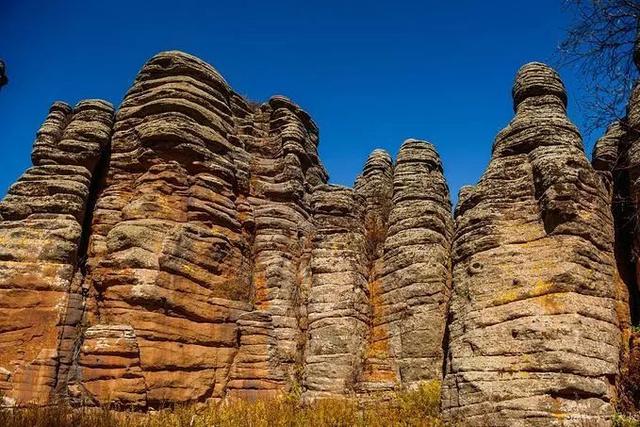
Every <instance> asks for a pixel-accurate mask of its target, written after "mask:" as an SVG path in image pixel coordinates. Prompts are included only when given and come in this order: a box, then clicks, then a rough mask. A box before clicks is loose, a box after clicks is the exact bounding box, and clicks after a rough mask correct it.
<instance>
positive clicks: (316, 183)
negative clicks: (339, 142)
mask: <svg viewBox="0 0 640 427" xmlns="http://www.w3.org/2000/svg"><path fill="white" fill-rule="evenodd" d="M513 95H514V101H515V107H516V116H515V118H514V119H513V121H512V122H511V123H510V124H509V126H508V127H507V128H506V129H505V130H503V131H502V132H501V133H500V134H499V135H498V137H497V139H496V142H495V145H494V147H493V157H492V160H491V163H490V165H489V167H488V169H487V171H486V172H485V174H484V175H483V177H482V179H481V180H480V182H479V183H478V184H477V185H476V186H474V187H464V188H463V189H462V190H461V192H460V197H459V201H458V206H457V208H456V212H455V221H454V217H453V215H452V212H451V204H450V201H449V190H448V187H447V184H446V181H445V178H444V173H443V167H442V164H441V161H440V158H439V156H438V154H437V152H436V149H435V147H434V146H433V145H432V144H430V143H428V142H426V141H421V140H416V139H409V140H406V141H405V142H404V143H403V144H402V145H401V146H400V148H399V150H398V153H397V156H396V158H395V159H394V158H392V156H391V155H390V154H389V153H387V152H386V151H384V150H374V151H373V152H372V153H371V155H370V156H369V158H368V159H367V161H366V163H365V165H364V168H363V171H362V174H361V175H360V176H359V177H358V178H357V180H356V183H355V185H354V187H353V188H348V187H343V186H338V185H333V184H329V183H328V176H327V173H326V171H325V169H324V167H323V166H322V163H321V161H320V159H319V157H318V143H319V136H318V135H319V133H318V128H317V126H316V124H315V123H314V122H313V120H312V119H311V118H310V116H309V115H308V114H307V113H306V112H305V111H303V110H302V109H301V108H300V107H298V106H297V105H295V104H294V103H293V102H292V101H290V100H289V99H287V98H285V97H282V96H274V97H272V98H270V99H269V100H268V101H267V102H265V103H262V104H256V103H252V102H249V101H247V100H245V99H243V98H242V97H241V96H239V95H238V94H237V93H236V92H234V91H233V89H231V87H230V86H229V85H228V84H227V83H226V81H225V80H224V79H223V78H222V77H221V76H220V74H219V73H218V72H216V71H215V70H214V69H213V68H212V67H211V66H210V65H208V64H206V63H204V62H203V61H201V60H199V59H197V58H195V57H193V56H190V55H188V54H185V53H181V52H163V53H160V54H158V55H156V56H154V57H153V58H151V59H150V60H149V61H148V62H147V63H146V64H145V65H144V66H143V68H142V69H141V71H140V72H139V74H138V76H137V77H136V78H135V81H134V82H133V85H132V86H131V88H130V90H129V91H128V92H127V94H126V96H125V97H124V100H123V102H122V104H121V106H120V107H119V108H118V109H117V111H114V109H113V108H112V107H111V106H110V105H109V104H107V103H105V102H103V101H97V100H88V101H82V102H80V103H79V104H78V105H76V106H75V107H73V108H72V107H70V106H68V105H67V104H64V103H54V104H53V106H52V107H51V110H50V113H49V115H48V116H47V118H46V120H45V122H44V124H43V125H42V128H41V129H40V131H39V132H38V134H37V137H36V141H35V144H34V148H33V156H32V160H33V165H34V166H33V167H32V168H30V169H28V170H27V171H26V172H25V174H24V175H23V176H22V177H21V178H20V179H19V180H18V182H17V183H16V184H14V185H13V186H12V187H11V188H10V189H9V191H8V194H7V196H6V197H5V199H4V200H3V201H2V202H1V203H0V215H1V218H0V237H1V238H0V284H1V285H0V306H1V310H0V392H1V393H2V396H3V397H4V401H5V402H4V403H6V404H11V405H13V404H18V405H20V404H26V403H38V404H44V403H46V402H50V401H52V400H53V399H56V398H64V399H68V400H69V401H70V402H71V403H73V404H77V405H95V406H97V405H104V404H110V405H114V406H115V407H121V408H135V409H141V410H143V409H150V408H158V407H162V406H163V405H167V404H182V403H196V402H210V401H221V400H223V399H262V398H270V397H274V396H278V395H281V394H283V393H291V394H292V395H295V396H300V397H301V398H302V399H303V400H305V401H312V400H314V399H319V398H326V397H336V396H357V397H361V398H367V399H368V398H371V397H373V398H378V396H381V395H384V394H385V393H388V392H393V391H397V390H401V389H405V388H413V387H417V386H419V385H420V384H421V383H422V382H424V381H428V380H437V381H444V385H443V402H442V406H443V409H444V413H445V416H446V417H448V418H449V419H451V420H464V421H465V422H466V423H469V424H470V425H483V426H484V425H496V426H500V425H503V426H512V425H554V424H557V425H561V424H562V423H565V424H564V425H571V424H575V425H585V424H581V423H595V424H593V425H600V424H603V423H605V422H606V421H607V420H608V418H609V417H610V415H611V413H612V412H613V406H612V402H613V400H614V399H615V397H616V391H615V387H616V384H617V381H618V379H619V358H620V355H621V353H622V354H623V355H624V354H625V351H624V346H621V344H620V343H621V340H622V338H623V335H625V334H626V331H627V329H628V311H629V310H628V303H627V295H626V289H627V288H626V287H625V283H624V282H623V281H622V280H621V279H620V277H619V274H618V270H617V268H616V258H615V255H614V252H616V253H617V252H618V251H619V246H620V244H619V243H620V242H619V241H615V242H614V220H613V215H612V206H613V205H612V200H611V199H612V197H615V195H616V194H619V193H620V191H622V190H620V188H622V186H621V184H620V182H619V180H616V178H615V177H616V174H614V173H613V172H612V171H613V169H614V168H613V166H612V164H613V163H615V160H614V159H615V158H616V157H619V153H620V150H621V148H620V147H621V146H622V145H621V144H622V143H621V142H620V141H621V140H623V139H624V138H622V137H620V135H619V133H624V134H625V135H626V133H625V132H623V131H622V130H620V129H621V128H612V130H611V132H610V133H609V134H608V136H606V137H605V138H603V140H602V141H601V142H600V143H599V144H598V148H597V150H596V151H597V155H595V156H594V167H592V166H591V165H590V164H589V162H588V161H587V159H586V157H585V155H584V152H583V147H582V142H581V139H580V135H579V133H578V131H577V129H576V128H575V126H573V125H572V124H571V123H570V122H569V121H568V119H567V117H566V101H567V96H566V93H565V90H564V87H563V85H562V82H561V81H560V79H559V78H558V76H557V74H556V73H555V72H554V71H553V70H551V69H550V68H548V67H546V66H544V65H542V64H537V63H533V64H528V65H526V66H525V67H523V68H522V69H521V70H520V72H519V74H518V77H517V78H516V83H515V85H514V93H513ZM618 131H619V132H618ZM624 140H625V141H627V140H626V139H624ZM625 144H627V145H624V147H625V148H624V150H627V151H628V152H629V154H628V156H627V157H628V158H629V159H631V158H632V157H633V156H632V153H633V151H632V150H630V149H628V148H627V147H629V146H630V145H629V144H628V143H625ZM625 152H626V151H625ZM625 155H626V154H625ZM625 188H626V187H625ZM628 191H630V190H628ZM616 221H618V220H616ZM614 243H615V245H614ZM629 245H633V243H629ZM629 245H627V246H629ZM614 246H615V249H614ZM618 263H620V260H619V259H618ZM633 271H635V270H633ZM625 275H628V274H627V272H626V270H625ZM626 281H627V280H626V279H625V282H626ZM589 425H592V424H589ZM603 425H604V424H603Z"/></svg>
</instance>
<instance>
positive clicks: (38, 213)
mask: <svg viewBox="0 0 640 427" xmlns="http://www.w3.org/2000/svg"><path fill="white" fill-rule="evenodd" d="M112 123H113V107H112V106H111V105H109V104H107V103H105V102H103V101H98V100H87V101H82V102H80V103H79V104H78V105H76V106H75V107H73V108H72V107H70V106H69V105H67V104H64V103H60V102H57V103H55V104H53V105H52V107H51V109H50V111H49V114H48V116H47V118H46V120H45V122H44V123H43V125H42V127H41V128H40V130H39V131H38V133H37V137H36V141H35V144H34V149H33V155H32V161H33V166H32V167H31V168H29V169H28V170H27V171H26V172H25V173H24V174H23V175H22V176H21V177H20V178H19V179H18V181H17V182H16V183H15V184H13V185H12V186H11V187H10V188H9V190H8V193H7V195H6V197H5V198H4V200H3V201H2V202H1V203H0V218H1V220H0V372H1V373H2V375H1V376H0V391H2V394H3V397H4V399H5V401H6V403H10V404H13V403H16V402H35V403H46V402H47V401H49V400H50V399H51V398H53V396H54V394H55V393H56V392H58V393H60V392H63V391H64V388H65V387H66V375H67V373H68V371H69V366H70V365H71V363H72V357H73V355H74V350H75V346H76V342H77V339H78V334H77V332H78V331H77V326H78V324H79V321H80V318H81V317H82V305H83V302H82V294H83V290H84V288H83V283H82V282H83V280H82V271H81V270H80V269H79V265H80V262H79V259H80V258H82V257H83V256H84V249H83V246H84V242H83V239H84V238H85V237H86V235H85V233H83V226H84V224H85V223H86V221H87V217H88V216H90V212H88V211H87V208H88V206H89V205H90V200H91V198H92V197H93V195H92V194H91V193H92V189H93V188H94V183H95V181H96V179H97V176H96V175H97V171H96V169H97V165H98V164H99V163H100V162H101V161H103V158H104V156H105V154H106V152H107V149H108V144H109V140H110V136H111V126H112Z"/></svg>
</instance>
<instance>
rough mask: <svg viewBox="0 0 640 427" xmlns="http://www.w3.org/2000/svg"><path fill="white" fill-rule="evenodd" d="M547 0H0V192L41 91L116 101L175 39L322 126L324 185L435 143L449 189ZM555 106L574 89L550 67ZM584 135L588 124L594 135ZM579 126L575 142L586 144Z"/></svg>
mask: <svg viewBox="0 0 640 427" xmlns="http://www.w3.org/2000/svg"><path fill="white" fill-rule="evenodd" d="M563 5H564V2H563V1H561V0H535V1H520V0H518V1H515V0H500V1H471V0H457V1H444V0H443V1H432V0H426V1H399V0H398V1H394V2H376V1H353V2H352V1H347V0H342V1H334V0H324V1H317V2H315V1H304V0H299V1H290V0H278V1H264V0H263V1H241V0H228V1H215V0H213V1H192V0H155V1H139V2H138V1H134V0H129V1H121V0H110V1H88V0H84V1H58V0H48V1H32V0H0V58H2V59H4V60H5V62H6V63H7V69H8V75H9V79H10V81H9V85H8V86H6V87H5V88H3V89H2V90H1V91H0V141H1V144H2V151H1V155H0V194H4V192H6V189H7V187H8V186H9V185H11V183H12V182H14V181H15V180H16V178H17V177H18V176H19V175H20V174H21V173H22V171H23V170H24V169H25V168H27V167H28V166H29V165H30V157H29V154H30V151H31V145H32V143H33V139H34V136H35V132H36V131H37V129H38V127H39V126H40V124H41V122H42V120H43V119H44V117H45V115H46V113H47V110H48V108H49V105H50V104H51V103H52V102H53V101H55V100H64V101H67V102H69V103H72V104H73V103H76V102H77V101H78V100H80V99H83V98H103V99H106V100H108V101H110V102H112V103H113V104H115V105H118V104H120V102H121V100H122V98H123V96H124V94H125V92H126V90H127V88H128V87H129V85H130V84H131V83H132V81H133V79H134V77H135V75H136V73H137V71H138V70H139V69H140V67H141V66H142V65H143V63H144V62H145V61H146V60H147V59H148V58H149V57H151V56H152V55H154V54H155V53H157V52H159V51H163V50H170V49H179V50H183V51H186V52H188V53H191V54H194V55H196V56H199V57H200V58H202V59H204V60H205V61H207V62H209V63H210V64H212V65H213V66H214V67H215V68H216V69H218V71H220V72H221V73H222V75H224V76H225V78H226V80H227V81H228V82H229V83H230V84H231V85H232V86H233V88H234V89H235V90H236V91H237V92H238V93H240V94H242V95H245V96H246V97H248V98H250V99H252V100H256V101H262V100H266V99H267V98H268V97H269V96H271V95H273V94H283V95H286V96H288V97H290V98H291V99H293V100H294V101H295V102H296V103H298V104H299V105H300V106H301V107H302V108H304V109H305V110H307V111H308V112H309V113H310V114H311V116H312V117H313V118H314V119H315V121H316V122H317V123H318V125H319V127H320V154H321V158H322V160H323V162H324V164H325V166H326V167H327V170H328V171H329V175H330V180H331V182H334V183H339V184H346V185H351V184H352V183H353V180H354V178H355V177H356V175H357V174H358V173H359V172H360V170H361V169H362V165H363V163H364V161H365V160H366V158H367V155H368V154H369V152H370V151H371V150H373V149H374V148H376V147H383V148H386V149H387V150H388V151H389V152H390V153H391V154H392V155H393V156H395V154H396V152H397V150H398V147H399V146H400V144H401V143H402V141H403V140H404V139H406V138H410V137H415V138H422V139H426V140H429V141H431V142H432V143H434V144H435V145H436V147H437V149H438V151H439V153H440V155H441V157H442V159H443V163H444V168H445V174H446V176H447V179H448V182H449V187H450V189H451V192H452V197H453V198H455V197H456V195H457V192H458V189H459V188H460V186H461V185H464V184H473V183H475V182H476V181H477V180H478V179H479V177H480V175H481V174H482V172H483V171H484V169H485V167H486V165H487V162H488V160H489V156H490V150H491V143H492V141H493V139H494V137H495V135H496V133H497V132H498V131H499V130H500V129H501V128H502V127H504V126H505V124H506V123H507V122H508V121H509V120H510V119H511V117H512V115H513V109H512V102H511V84H512V82H513V78H514V75H515V72H516V71H517V69H518V68H519V67H520V66H521V65H522V64H524V63H526V62H529V61H545V62H553V59H554V53H555V51H556V48H557V45H558V43H559V41H560V40H561V39H562V37H563V35H564V30H565V28H566V27H567V25H568V22H569V20H570V17H571V15H570V13H569V11H568V10H566V9H565V7H564V6H563ZM560 72H561V75H562V77H563V79H564V81H565V84H566V85H567V87H568V90H569V102H570V109H569V113H570V116H571V118H572V119H573V120H574V122H575V123H576V124H578V126H580V127H581V126H582V117H583V114H582V112H581V110H580V108H579V106H578V105H577V103H576V99H579V98H580V97H581V96H582V95H581V91H582V93H584V88H583V87H582V86H581V84H580V80H579V76H578V75H577V73H575V72H574V71H572V70H560ZM595 136H597V135H594V137H595ZM592 144H593V137H591V138H588V139H587V140H586V143H585V145H586V148H587V153H588V154H589V155H590V153H591V146H592Z"/></svg>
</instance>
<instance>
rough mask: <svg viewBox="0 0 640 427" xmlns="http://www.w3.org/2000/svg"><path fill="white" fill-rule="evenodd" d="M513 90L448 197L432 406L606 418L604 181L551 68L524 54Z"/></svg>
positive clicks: (612, 310) (613, 364)
mask: <svg viewBox="0 0 640 427" xmlns="http://www.w3.org/2000/svg"><path fill="white" fill-rule="evenodd" d="M513 99H514V106H515V111H516V115H515V117H514V119H513V120H512V121H511V123H510V124H509V125H508V126H507V127H506V128H505V129H504V130H503V131H501V132H500V133H499V134H498V136H497V138H496V141H495V143H494V146H493V155H492V159H491V162H490V164H489V167H488V168H487V170H486V172H485V173H484V174H483V176H482V178H481V180H480V182H479V183H478V184H477V185H476V186H474V187H472V188H466V189H465V190H464V191H462V192H461V194H460V198H459V201H458V206H457V208H456V233H455V237H454V242H453V252H452V262H453V283H454V292H453V297H452V302H451V310H450V316H451V321H450V324H449V354H448V360H447V373H446V377H445V382H444V390H443V402H442V404H443V408H444V410H445V413H446V415H447V416H448V417H449V418H450V419H464V420H465V423H467V424H468V425H494V426H516V425H541V426H542V425H544V426H548V425H585V423H587V424H589V425H609V423H610V421H609V420H608V417H609V416H610V414H611V413H612V400H613V399H614V397H615V377H616V375H617V374H618V363H619V356H620V350H621V328H622V327H623V324H625V322H626V321H627V320H626V318H625V315H626V313H625V312H624V310H621V308H622V307H623V303H621V302H622V301H625V295H624V292H625V289H624V285H623V284H622V282H621V280H620V278H619V275H618V272H617V268H616V262H615V258H614V245H613V243H614V239H613V236H614V230H613V219H612V215H611V212H610V192H609V189H608V187H607V183H606V180H605V179H603V177H601V176H600V175H599V174H598V173H597V172H596V171H595V170H594V169H593V168H592V167H591V165H590V164H589V162H588V161H587V159H586V157H585V154H584V151H583V146H582V142H581V138H580V134H579V133H578V131H577V129H576V128H575V126H574V125H573V124H571V122H569V120H568V119H567V117H566V102H567V96H566V93H565V90H564V87H563V84H562V82H561V81H560V79H559V77H558V75H557V74H556V73H555V71H553V70H552V69H550V68H549V67H547V66H545V65H543V64H540V63H531V64H527V65H525V66H524V67H522V68H521V69H520V71H519V72H518V75H517V77H516V80H515V84H514V88H513Z"/></svg>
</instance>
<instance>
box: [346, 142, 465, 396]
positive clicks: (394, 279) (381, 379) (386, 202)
mask: <svg viewBox="0 0 640 427" xmlns="http://www.w3.org/2000/svg"><path fill="white" fill-rule="evenodd" d="M376 165H378V166H376ZM389 171H390V166H388V163H387V162H386V158H385V157H383V156H382V155H380V153H379V152H374V153H373V154H372V155H371V156H370V158H369V160H368V162H367V164H366V165H365V169H364V174H363V176H362V178H360V179H359V181H358V182H357V183H356V186H355V188H356V191H359V192H361V193H362V194H364V195H365V197H366V198H367V201H368V203H367V205H368V209H367V212H368V215H369V217H368V218H367V221H365V225H366V227H367V232H368V237H369V238H368V244H369V246H370V247H371V248H372V250H370V253H372V254H373V255H374V256H373V257H372V258H371V259H370V263H372V264H371V265H372V269H371V271H370V275H369V279H370V280H369V293H370V299H371V304H370V305H371V307H372V311H373V315H372V322H371V324H372V327H371V333H370V337H369V345H368V348H367V354H366V359H365V369H364V370H363V375H362V378H361V384H360V386H361V388H362V389H363V390H368V391H373V390H390V389H391V390H392V389H394V388H396V387H397V386H398V385H401V384H402V385H404V386H412V385H417V384H418V383H419V382H420V381H423V380H427V379H433V378H440V377H441V376H442V360H443V354H442V351H443V350H442V349H443V346H442V343H443V339H444V332H445V323H446V317H447V315H446V313H447V308H448V302H449V296H450V288H451V277H450V261H449V260H450V258H449V253H450V241H451V236H452V217H451V205H450V202H449V190H448V188H447V185H446V182H445V180H444V176H443V173H442V166H441V164H440V159H439V157H438V155H437V153H436V152H435V149H434V147H433V146H432V145H431V144H429V143H427V142H425V141H418V140H407V141H405V142H404V144H402V146H401V147H400V151H399V153H398V158H397V161H396V164H395V167H394V168H393V170H392V173H390V172H389Z"/></svg>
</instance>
